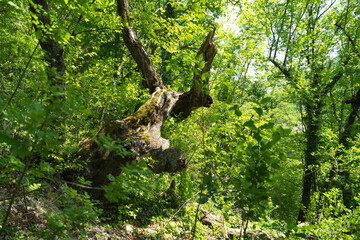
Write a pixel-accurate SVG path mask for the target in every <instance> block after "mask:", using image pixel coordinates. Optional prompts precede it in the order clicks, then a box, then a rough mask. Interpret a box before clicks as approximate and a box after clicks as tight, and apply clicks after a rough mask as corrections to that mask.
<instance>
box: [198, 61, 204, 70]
mask: <svg viewBox="0 0 360 240" xmlns="http://www.w3.org/2000/svg"><path fill="white" fill-rule="evenodd" d="M204 67H205V62H204V61H201V62H200V63H199V68H200V69H203V68H204Z"/></svg>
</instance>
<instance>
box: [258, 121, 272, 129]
mask: <svg viewBox="0 0 360 240" xmlns="http://www.w3.org/2000/svg"><path fill="white" fill-rule="evenodd" d="M273 127H274V123H272V122H268V123H265V124H264V125H262V126H260V129H271V128H273Z"/></svg>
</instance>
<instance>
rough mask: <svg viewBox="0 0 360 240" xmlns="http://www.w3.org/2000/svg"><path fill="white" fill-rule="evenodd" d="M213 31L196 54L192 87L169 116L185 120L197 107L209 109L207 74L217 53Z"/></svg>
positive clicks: (211, 100)
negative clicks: (180, 117)
mask: <svg viewBox="0 0 360 240" xmlns="http://www.w3.org/2000/svg"><path fill="white" fill-rule="evenodd" d="M215 30H216V27H215V26H214V28H213V30H211V31H210V32H209V34H208V35H207V36H206V38H205V40H204V41H203V43H202V44H201V47H200V48H199V50H198V52H197V54H196V59H197V61H198V62H197V63H196V64H195V68H196V69H197V70H195V73H194V76H193V86H192V87H191V89H190V91H187V92H185V93H183V94H181V95H180V96H179V100H178V101H177V103H176V105H175V106H174V109H173V110H172V112H171V114H173V115H176V116H179V115H181V116H182V117H183V118H186V117H188V116H189V115H190V113H191V112H192V111H194V110H195V109H197V108H199V107H210V106H211V104H212V103H213V99H212V97H211V96H210V91H209V74H208V73H209V72H210V69H211V65H212V62H213V60H214V58H215V55H216V53H217V47H216V45H215V43H214V36H215ZM204 63H205V64H204Z"/></svg>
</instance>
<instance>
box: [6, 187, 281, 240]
mask: <svg viewBox="0 0 360 240" xmlns="http://www.w3.org/2000/svg"><path fill="white" fill-rule="evenodd" d="M15 185H16V183H15V181H12V182H11V181H10V182H9V183H1V184H0V213H1V215H2V216H3V217H2V218H1V223H0V226H1V225H3V221H4V220H3V219H4V216H6V214H7V211H8V207H9V203H10V201H11V197H12V195H13V193H14V191H15ZM61 188H62V186H53V185H46V186H41V187H40V185H39V186H38V188H36V186H33V189H34V190H32V191H29V190H25V189H24V188H23V189H20V191H18V192H17V194H16V197H15V199H14V202H13V204H12V206H11V209H10V211H9V216H8V221H7V224H6V227H5V229H6V230H7V237H6V238H5V239H90V240H92V239H94V240H98V239H131V240H137V239H165V240H168V239H169V240H170V239H192V233H191V231H190V230H189V228H188V230H186V228H184V227H182V225H181V224H179V221H184V219H181V218H180V217H176V216H175V215H169V214H168V215H167V217H164V218H161V219H160V218H158V219H157V220H151V221H148V222H147V223H146V224H142V223H141V222H140V221H136V220H135V221H129V222H126V221H118V220H114V219H111V218H106V217H105V218H101V220H100V218H99V217H98V216H95V217H94V215H93V213H92V212H91V210H90V209H89V207H85V208H84V206H81V205H82V204H76V202H71V201H68V200H69V197H70V196H71V197H72V198H76V197H77V196H76V195H72V194H69V195H68V194H67V193H64V191H63V189H61ZM66 202H67V203H68V204H74V205H73V206H69V205H66V204H64V203H66ZM189 205H191V206H190V209H191V210H192V211H193V214H195V212H196V208H197V205H196V204H193V203H191V204H189ZM166 211H167V210H166V209H164V212H166ZM87 215H89V216H87ZM164 215H166V214H164ZM169 216H170V217H169ZM198 216H199V218H198V219H199V221H198V222H197V230H198V231H200V232H198V234H197V235H196V236H197V237H195V239H237V237H236V236H237V235H238V234H239V232H241V231H240V229H235V228H230V227H226V225H225V220H224V218H223V216H220V215H215V214H212V213H210V212H208V211H206V210H200V211H199V215H198ZM187 219H190V218H187ZM188 221H191V223H189V224H188V225H191V226H192V224H193V223H192V221H193V218H191V220H188ZM0 229H1V228H0ZM248 232H249V233H250V234H251V238H250V239H274V238H273V237H271V236H270V235H268V234H266V233H265V232H264V231H260V230H257V231H254V230H249V231H248ZM234 236H235V237H234ZM260 236H261V237H260ZM0 238H1V237H0Z"/></svg>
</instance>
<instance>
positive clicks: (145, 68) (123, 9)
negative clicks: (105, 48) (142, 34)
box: [117, 0, 165, 93]
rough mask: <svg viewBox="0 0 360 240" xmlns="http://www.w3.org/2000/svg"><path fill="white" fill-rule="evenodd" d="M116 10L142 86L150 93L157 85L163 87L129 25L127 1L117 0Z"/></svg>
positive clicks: (123, 36) (148, 57)
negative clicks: (142, 79)
mask: <svg viewBox="0 0 360 240" xmlns="http://www.w3.org/2000/svg"><path fill="white" fill-rule="evenodd" d="M117 12H118V15H119V16H120V17H121V18H122V20H123V24H124V25H123V28H122V38H123V40H124V42H125V45H126V46H127V48H128V49H129V51H130V53H131V56H132V57H133V58H134V60H135V62H136V64H137V66H138V68H139V69H140V71H141V73H142V75H143V77H144V80H145V81H144V82H143V85H144V87H146V88H149V92H150V93H153V92H155V89H156V88H157V87H159V88H161V89H165V86H164V84H163V83H162V81H161V79H160V77H159V74H158V73H157V72H156V71H155V69H154V66H153V64H152V61H151V59H150V56H149V55H148V54H147V52H146V51H145V48H144V46H143V45H142V43H141V42H140V41H139V39H138V37H137V36H136V33H135V31H134V30H133V29H132V27H131V26H130V22H129V1H128V0H117Z"/></svg>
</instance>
